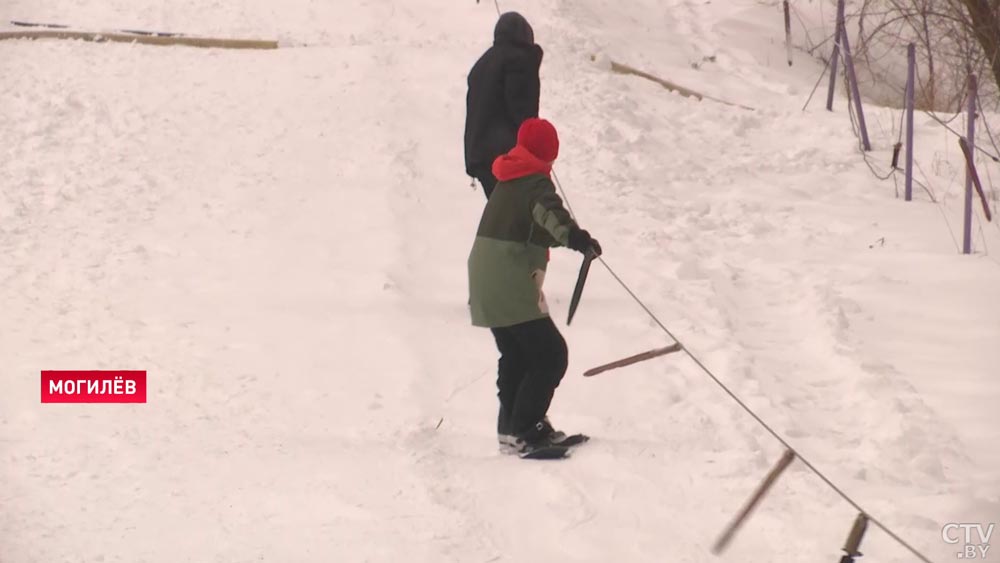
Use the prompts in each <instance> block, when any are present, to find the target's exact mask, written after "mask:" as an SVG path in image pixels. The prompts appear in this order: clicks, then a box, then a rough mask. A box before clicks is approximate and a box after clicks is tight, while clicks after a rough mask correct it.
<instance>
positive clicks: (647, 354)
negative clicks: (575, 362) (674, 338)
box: [583, 344, 681, 377]
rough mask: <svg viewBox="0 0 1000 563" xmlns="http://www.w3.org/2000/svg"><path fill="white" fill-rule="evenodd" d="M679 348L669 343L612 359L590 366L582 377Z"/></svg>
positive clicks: (678, 345)
mask: <svg viewBox="0 0 1000 563" xmlns="http://www.w3.org/2000/svg"><path fill="white" fill-rule="evenodd" d="M680 350H681V345H680V344H671V345H670V346H667V347H666V348H657V349H656V350H650V351H648V352H643V353H641V354H636V355H634V356H629V357H627V358H623V359H621V360H617V361H614V362H611V363H608V364H604V365H603V366H597V367H596V368H590V369H588V370H587V371H585V372H583V375H584V377H591V376H594V375H597V374H599V373H603V372H605V371H608V370H612V369H615V368H620V367H625V366H628V365H632V364H635V363H638V362H641V361H643V360H649V359H652V358H656V357H658V356H665V355H667V354H670V353H673V352H680Z"/></svg>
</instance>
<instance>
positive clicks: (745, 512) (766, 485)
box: [712, 450, 795, 555]
mask: <svg viewBox="0 0 1000 563" xmlns="http://www.w3.org/2000/svg"><path fill="white" fill-rule="evenodd" d="M793 461H795V452H793V451H792V450H785V454H784V455H782V456H781V459H780V460H778V464H777V465H775V466H774V468H772V469H771V472H770V473H768V474H767V477H766V478H764V481H763V482H762V483H761V484H760V486H759V487H757V490H756V491H754V494H753V496H751V497H750V500H749V501H747V503H746V504H745V505H743V508H742V510H740V513H739V514H737V515H736V518H734V519H733V521H732V522H731V523H730V524H729V526H727V527H726V529H725V531H724V532H723V533H722V535H721V536H719V539H718V541H716V542H715V545H714V546H713V547H712V552H713V553H715V554H716V555H718V554H720V553H722V552H723V550H725V549H726V547H727V546H728V545H729V542H730V541H732V539H733V536H735V535H736V531H737V530H739V529H740V526H742V525H743V523H744V522H745V521H746V519H747V517H748V516H750V513H751V512H752V511H753V509H754V508H756V507H757V505H758V504H760V501H761V499H763V498H764V495H766V494H767V491H769V490H770V489H771V487H772V486H773V485H774V484H775V483H776V482H777V481H778V477H780V476H781V473H782V472H784V471H785V469H787V468H788V466H789V465H791V464H792V462H793Z"/></svg>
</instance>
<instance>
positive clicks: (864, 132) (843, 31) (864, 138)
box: [840, 26, 872, 151]
mask: <svg viewBox="0 0 1000 563" xmlns="http://www.w3.org/2000/svg"><path fill="white" fill-rule="evenodd" d="M840 40H841V41H842V42H843V43H844V68H846V69H847V81H848V82H850V84H851V94H852V95H853V97H854V107H856V108H858V128H859V129H861V143H862V145H863V146H864V148H865V150H866V151H870V150H872V144H871V143H870V142H869V141H868V126H867V125H865V111H864V108H862V107H861V90H859V89H858V75H856V74H855V73H854V59H853V57H851V42H850V41H848V39H847V26H841V28H840Z"/></svg>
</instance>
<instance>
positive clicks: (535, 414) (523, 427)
mask: <svg viewBox="0 0 1000 563" xmlns="http://www.w3.org/2000/svg"><path fill="white" fill-rule="evenodd" d="M491 330H492V331H493V338H495V339H496V342H497V349H498V350H500V361H499V365H498V369H497V388H498V393H497V396H498V397H499V398H500V416H499V417H498V421H497V431H498V432H500V433H502V434H520V433H522V432H525V431H527V430H530V429H531V428H532V427H533V426H534V425H535V423H537V422H539V421H541V420H542V419H543V418H544V417H545V413H547V412H548V410H549V405H550V404H551V403H552V396H553V395H554V394H555V390H556V387H559V382H560V381H562V378H563V375H564V374H565V373H566V365H567V357H568V351H567V349H566V341H565V340H564V339H563V337H562V335H561V334H559V329H557V328H556V325H555V323H553V322H552V319H551V318H549V317H545V318H544V319H538V320H534V321H529V322H526V323H521V324H517V325H514V326H508V327H503V328H494V329H491Z"/></svg>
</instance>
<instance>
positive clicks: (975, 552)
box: [941, 524, 996, 559]
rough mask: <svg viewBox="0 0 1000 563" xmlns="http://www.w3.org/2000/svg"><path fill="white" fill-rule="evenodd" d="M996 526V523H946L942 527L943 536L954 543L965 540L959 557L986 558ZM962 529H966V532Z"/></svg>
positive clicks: (945, 539) (948, 541) (946, 541)
mask: <svg viewBox="0 0 1000 563" xmlns="http://www.w3.org/2000/svg"><path fill="white" fill-rule="evenodd" d="M994 526H996V524H945V526H944V528H941V538H942V539H943V540H944V541H945V543H950V544H952V545H955V544H958V543H961V542H962V540H963V539H964V540H965V543H964V544H963V546H962V551H959V552H958V558H959V559H986V557H987V553H989V551H990V536H992V535H993V528H994ZM960 530H964V534H963V532H962V531H960ZM973 530H975V531H973Z"/></svg>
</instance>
